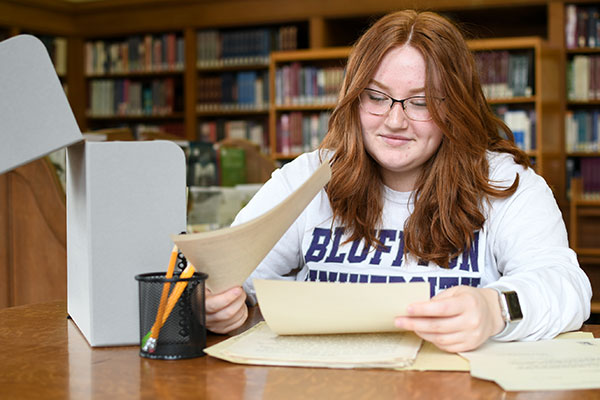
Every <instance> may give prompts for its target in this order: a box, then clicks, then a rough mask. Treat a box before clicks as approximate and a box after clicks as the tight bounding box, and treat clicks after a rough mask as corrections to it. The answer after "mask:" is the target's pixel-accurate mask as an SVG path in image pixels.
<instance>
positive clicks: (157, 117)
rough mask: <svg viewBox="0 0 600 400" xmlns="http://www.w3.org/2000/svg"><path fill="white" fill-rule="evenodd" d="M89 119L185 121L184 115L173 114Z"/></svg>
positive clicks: (112, 116) (91, 117) (92, 118)
mask: <svg viewBox="0 0 600 400" xmlns="http://www.w3.org/2000/svg"><path fill="white" fill-rule="evenodd" d="M87 118H88V119H89V120H93V121H138V120H146V119H147V120H171V119H183V113H173V114H150V115H147V114H143V115H106V116H102V115H88V116H87Z"/></svg>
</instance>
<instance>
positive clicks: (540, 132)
mask: <svg viewBox="0 0 600 400" xmlns="http://www.w3.org/2000/svg"><path fill="white" fill-rule="evenodd" d="M469 46H470V48H471V49H472V50H473V51H474V53H475V55H476V56H477V57H478V59H480V60H481V59H482V58H486V59H487V58H489V56H491V57H493V58H496V59H498V58H499V56H500V55H503V56H506V57H509V56H515V58H516V57H517V56H519V57H521V58H523V57H524V58H525V61H526V62H527V63H528V65H529V67H528V66H527V65H525V66H524V67H525V71H524V73H525V75H526V77H527V74H529V75H530V81H529V84H527V82H524V83H523V88H522V89H521V90H519V89H517V88H511V90H510V93H508V91H506V90H492V89H491V88H490V90H489V94H488V99H489V102H490V104H491V105H492V107H494V108H495V109H496V110H498V109H501V108H504V109H506V110H510V111H514V110H518V111H522V110H524V111H523V112H524V113H525V115H526V116H527V121H526V122H527V126H526V127H525V128H526V130H527V132H530V136H531V137H530V138H528V139H527V140H524V142H526V143H528V144H529V145H528V146H527V148H526V149H525V150H527V153H528V154H529V155H530V156H531V157H532V159H533V160H534V163H535V166H536V169H537V171H538V172H539V173H540V174H542V175H543V176H544V177H545V178H546V180H547V181H548V182H549V183H550V185H551V186H552V187H553V188H554V190H555V192H556V193H562V192H564V167H563V166H564V151H563V148H562V146H563V144H562V140H561V139H560V137H561V131H560V122H561V113H560V109H559V104H560V94H559V90H558V86H559V85H558V83H557V82H556V80H555V79H554V78H553V77H554V75H553V74H554V72H555V71H556V68H557V66H558V65H559V63H560V53H559V51H558V50H557V49H555V48H553V47H552V46H551V45H550V44H548V43H547V42H545V41H544V40H542V39H541V38H538V37H522V38H507V39H480V40H470V41H469ZM349 52H350V48H348V47H340V48H328V49H315V50H304V51H296V52H275V53H272V55H271V65H270V75H271V84H270V86H271V97H272V98H273V99H274V103H272V104H271V106H270V111H269V124H270V126H269V131H270V132H271V143H272V146H271V152H272V154H273V158H275V159H283V160H285V159H290V158H294V157H296V156H297V155H298V154H299V153H300V152H303V151H310V150H312V149H313V148H314V147H315V144H318V143H319V142H320V140H312V142H311V140H310V138H311V132H314V130H313V129H310V128H311V125H312V126H314V125H315V124H317V126H319V125H320V124H318V123H315V122H314V120H315V119H317V120H319V122H320V121H321V119H323V120H326V117H325V118H323V117H322V115H324V114H325V115H326V114H327V113H328V112H330V111H331V109H332V108H333V107H334V105H335V101H336V95H335V94H336V91H337V90H336V89H337V88H339V85H340V84H341V77H342V75H343V67H344V65H345V61H346V58H347V57H348V54H349ZM506 62H507V63H508V62H509V60H508V58H507V59H506ZM507 67H508V65H507ZM313 69H316V70H317V71H319V72H323V71H327V70H331V69H335V70H336V71H338V72H339V74H336V73H335V72H333V73H332V76H333V77H332V78H331V80H332V84H330V85H328V84H325V85H324V86H331V87H332V88H333V90H332V91H331V92H329V93H327V92H326V90H325V89H324V92H323V93H324V94H323V95H319V94H317V95H315V94H314V92H316V90H314V89H313V84H312V82H314V81H315V80H316V81H319V79H318V78H316V79H312V80H311V77H312V75H311V71H312V70H313ZM486 69H487V70H490V69H492V68H486ZM529 71H531V72H529ZM282 77H283V79H281V78H282ZM493 79H494V81H493V82H488V83H489V85H486V90H487V89H488V87H490V86H492V83H493V84H494V85H495V86H499V85H498V79H497V78H493ZM305 80H309V81H310V84H306V83H304V81H305ZM323 83H325V81H324V80H323ZM317 86H318V85H317ZM506 86H507V89H508V83H507V84H506ZM319 90H320V89H319ZM318 93H321V92H320V91H318ZM315 115H317V117H315ZM307 116H308V118H309V121H308V122H307V121H306V119H307ZM310 118H312V120H313V123H312V124H311V121H310ZM509 125H510V124H509ZM325 126H326V123H325ZM514 127H515V126H514V125H513V128H514ZM307 130H308V133H307ZM317 131H318V128H317ZM288 136H289V137H288ZM528 136H529V135H528ZM306 138H308V139H306ZM303 139H304V140H303Z"/></svg>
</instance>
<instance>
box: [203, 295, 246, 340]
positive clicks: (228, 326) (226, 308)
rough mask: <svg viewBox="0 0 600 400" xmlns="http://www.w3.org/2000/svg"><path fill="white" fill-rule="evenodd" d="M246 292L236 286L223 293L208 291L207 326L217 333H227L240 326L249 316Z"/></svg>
mask: <svg viewBox="0 0 600 400" xmlns="http://www.w3.org/2000/svg"><path fill="white" fill-rule="evenodd" d="M245 302H246V293H245V292H244V290H243V289H242V288H241V287H235V288H232V289H230V290H227V291H225V292H223V293H219V294H212V293H210V291H207V293H206V327H207V328H208V329H209V330H211V331H212V332H215V333H227V332H229V331H231V330H233V329H236V328H238V327H240V326H241V325H242V324H243V323H244V321H245V320H246V318H247V317H248V307H247V306H246V303H245Z"/></svg>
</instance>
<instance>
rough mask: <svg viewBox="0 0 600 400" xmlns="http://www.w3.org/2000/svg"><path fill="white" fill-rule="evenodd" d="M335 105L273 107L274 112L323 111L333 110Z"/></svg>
mask: <svg viewBox="0 0 600 400" xmlns="http://www.w3.org/2000/svg"><path fill="white" fill-rule="evenodd" d="M334 108H335V104H306V105H289V106H275V107H274V110H275V111H325V110H333V109H334Z"/></svg>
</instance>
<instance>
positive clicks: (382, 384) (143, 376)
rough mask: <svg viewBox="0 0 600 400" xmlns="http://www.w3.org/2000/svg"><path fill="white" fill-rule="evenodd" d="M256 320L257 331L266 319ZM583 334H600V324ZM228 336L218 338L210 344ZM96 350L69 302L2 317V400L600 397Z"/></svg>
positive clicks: (408, 374)
mask: <svg viewBox="0 0 600 400" xmlns="http://www.w3.org/2000/svg"><path fill="white" fill-rule="evenodd" d="M257 314H258V313H253V315H252V317H251V319H250V321H249V323H248V326H250V325H251V324H253V323H256V321H257V320H258V319H259V318H260V317H259V316H257ZM583 330H586V331H591V332H593V333H594V336H596V337H598V336H599V335H600V326H598V325H591V326H585V327H584V328H583ZM226 337H227V336H222V335H209V338H208V342H209V344H214V343H216V342H218V341H220V340H223V339H224V338H226ZM138 352H139V348H138V347H137V346H126V347H105V348H92V347H90V346H89V345H88V344H87V342H86V340H85V338H84V337H83V336H82V335H81V333H80V332H79V330H78V328H77V327H76V326H75V324H74V323H73V321H71V320H70V319H68V318H67V312H66V305H65V303H64V302H54V303H46V304H38V305H29V306H20V307H12V308H6V309H3V310H0V399H36V400H37V399H66V398H69V399H88V398H94V399H98V398H109V399H111V400H117V399H146V398H157V399H158V398H160V399H163V398H164V399H177V398H198V399H227V400H230V399H232V400H235V399H311V400H312V399H320V398H325V399H328V400H337V399H344V398H351V399H377V400H379V399H388V398H394V399H399V398H402V399H406V398H415V399H428V400H429V399H433V400H438V399H460V400H465V399H484V398H485V399H553V400H555V399H599V398H600V390H594V391H593V390H579V391H562V392H504V391H503V390H502V389H501V388H500V387H499V386H497V385H496V384H495V383H492V382H488V381H483V380H479V379H475V378H471V376H470V375H469V374H468V373H466V372H417V371H388V370H336V369H319V368H292V367H263V366H247V365H239V364H232V363H228V362H225V361H221V360H218V359H215V358H212V357H210V356H205V357H200V358H194V359H188V360H178V361H163V360H149V359H146V358H142V357H140V356H139V355H138Z"/></svg>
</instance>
